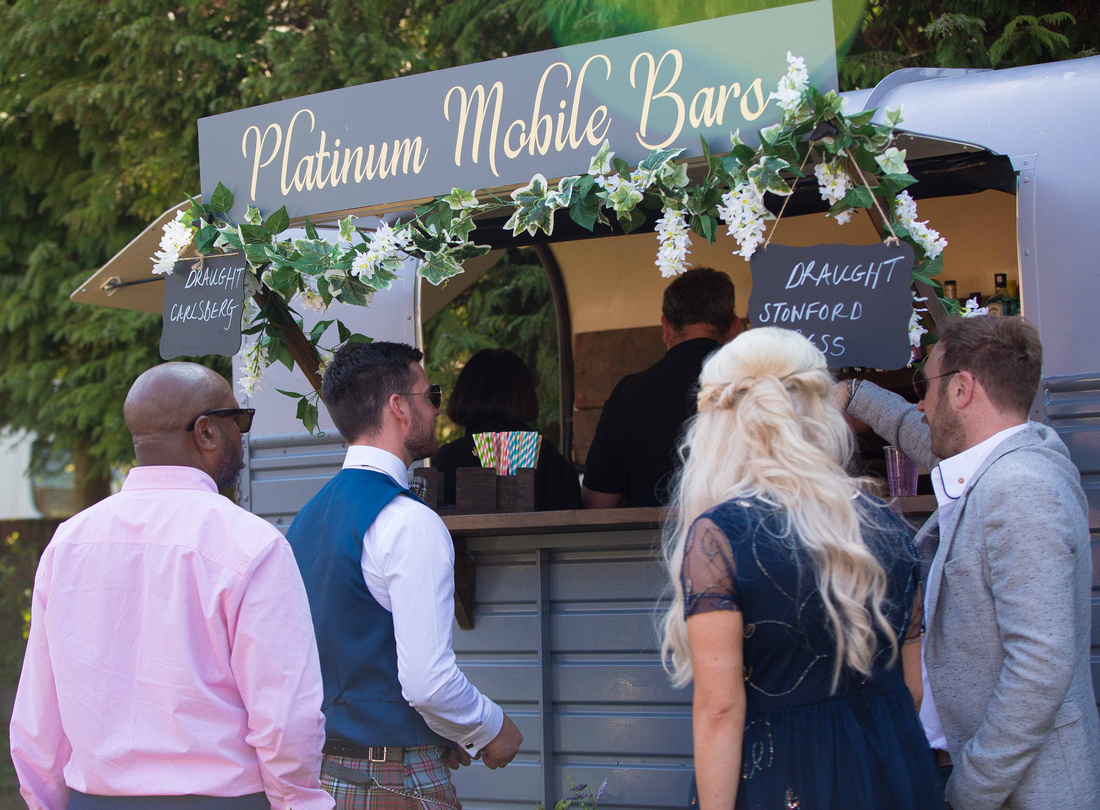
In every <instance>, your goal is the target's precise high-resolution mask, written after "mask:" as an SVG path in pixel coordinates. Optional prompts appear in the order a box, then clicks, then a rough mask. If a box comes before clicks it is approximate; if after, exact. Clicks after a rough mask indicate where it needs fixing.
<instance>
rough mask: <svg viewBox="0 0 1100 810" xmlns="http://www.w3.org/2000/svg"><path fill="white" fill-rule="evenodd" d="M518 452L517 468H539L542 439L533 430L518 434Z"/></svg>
mask: <svg viewBox="0 0 1100 810" xmlns="http://www.w3.org/2000/svg"><path fill="white" fill-rule="evenodd" d="M516 437H517V439H518V442H517V444H518V451H517V461H516V467H537V466H538V463H539V449H540V447H541V439H542V437H541V436H540V435H539V434H538V433H537V432H536V431H533V430H529V431H524V432H522V433H517V434H516Z"/></svg>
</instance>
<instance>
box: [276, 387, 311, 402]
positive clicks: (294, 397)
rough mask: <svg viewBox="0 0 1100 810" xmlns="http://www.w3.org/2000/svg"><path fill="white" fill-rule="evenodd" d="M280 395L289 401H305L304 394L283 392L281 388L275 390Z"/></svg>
mask: <svg viewBox="0 0 1100 810" xmlns="http://www.w3.org/2000/svg"><path fill="white" fill-rule="evenodd" d="M275 390H276V391H278V392H279V393H280V394H282V395H283V396H284V397H290V398H291V399H305V394H297V393H295V392H294V391H284V390H283V389H282V388H276V389H275Z"/></svg>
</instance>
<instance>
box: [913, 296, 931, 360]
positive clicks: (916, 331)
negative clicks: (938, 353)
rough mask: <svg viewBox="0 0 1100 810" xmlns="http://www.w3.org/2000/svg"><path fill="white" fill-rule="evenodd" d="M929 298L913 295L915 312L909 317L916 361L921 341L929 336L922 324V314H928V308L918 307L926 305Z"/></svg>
mask: <svg viewBox="0 0 1100 810" xmlns="http://www.w3.org/2000/svg"><path fill="white" fill-rule="evenodd" d="M927 300H928V299H927V298H923V297H921V296H918V295H917V294H916V293H913V311H912V313H910V315H909V345H910V346H912V347H913V359H914V360H916V359H917V357H916V350H917V349H919V348H920V339H921V337H922V336H923V335H926V334H928V330H927V329H925V328H924V325H923V324H922V323H921V320H920V314H921V313H922V312H927V311H928V308H927V307H918V306H917V304H921V303H924V302H925V301H927Z"/></svg>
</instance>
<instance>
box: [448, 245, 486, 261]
mask: <svg viewBox="0 0 1100 810" xmlns="http://www.w3.org/2000/svg"><path fill="white" fill-rule="evenodd" d="M492 249H493V248H492V246H491V245H473V244H470V243H469V242H467V243H466V244H464V245H459V246H458V247H457V248H454V249H453V250H451V255H452V256H454V258H455V260H456V261H459V262H464V261H466V260H467V259H474V258H476V257H478V256H484V255H485V254H486V253H488V252H489V251H490V250H492Z"/></svg>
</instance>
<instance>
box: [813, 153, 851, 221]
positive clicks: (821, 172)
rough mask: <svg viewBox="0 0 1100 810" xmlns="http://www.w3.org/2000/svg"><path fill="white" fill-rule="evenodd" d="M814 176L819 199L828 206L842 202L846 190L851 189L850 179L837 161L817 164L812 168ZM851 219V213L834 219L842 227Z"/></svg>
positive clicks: (844, 212) (841, 214) (848, 212)
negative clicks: (819, 195)
mask: <svg viewBox="0 0 1100 810" xmlns="http://www.w3.org/2000/svg"><path fill="white" fill-rule="evenodd" d="M814 175H815V176H816V177H817V185H818V191H819V192H821V199H823V200H825V202H827V203H829V205H835V204H836V203H838V202H840V201H841V200H843V199H844V195H845V194H847V193H848V189H850V188H851V187H852V179H851V178H850V177H849V176H848V172H846V171H844V167H843V166H842V165H841V163H840V161H839V160H834V161H833V162H832V163H818V164H817V166H815V167H814ZM851 218H852V212H851V211H843V212H841V213H839V214H837V215H836V216H835V217H834V219H835V220H836V223H837V224H838V225H843V224H844V223H845V222H847V221H848V220H849V219H851Z"/></svg>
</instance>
